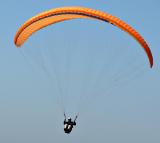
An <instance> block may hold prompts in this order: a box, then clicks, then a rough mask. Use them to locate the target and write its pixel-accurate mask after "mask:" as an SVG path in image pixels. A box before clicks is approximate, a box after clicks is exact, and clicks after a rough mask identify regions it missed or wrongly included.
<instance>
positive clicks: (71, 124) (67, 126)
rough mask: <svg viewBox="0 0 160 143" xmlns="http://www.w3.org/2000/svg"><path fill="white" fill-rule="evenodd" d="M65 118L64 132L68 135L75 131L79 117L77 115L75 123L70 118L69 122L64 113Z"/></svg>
mask: <svg viewBox="0 0 160 143" xmlns="http://www.w3.org/2000/svg"><path fill="white" fill-rule="evenodd" d="M64 117H65V119H64V122H63V124H64V132H65V133H66V134H70V133H71V131H72V129H73V127H74V126H76V120H77V118H78V115H76V117H75V119H74V121H72V119H71V118H70V117H69V118H68V120H67V119H66V115H65V113H64Z"/></svg>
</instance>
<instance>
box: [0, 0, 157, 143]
mask: <svg viewBox="0 0 160 143" xmlns="http://www.w3.org/2000/svg"><path fill="white" fill-rule="evenodd" d="M159 5H160V2H159V1H158V0H148V1H144V0H141V1H138V0H134V1H127V0H121V1H120V0H112V1H102V0H98V1H95V0H90V1H86V0H77V1H75V0H69V1H66V0H61V1H56V0H52V1H49V0H45V1H34V2H33V1H31V0H27V1H20V0H13V1H9V0H5V1H1V4H0V16H1V26H0V33H1V34H0V35H1V36H0V37H1V38H0V43H1V45H0V65H1V70H0V79H1V80H0V87H1V88H0V117H1V118H0V142H2V143H10V142H12V143H28V142H30V143H35V142H38V143H43V142H46V143H51V142H58V143H63V142H70V143H72V142H78V143H80V142H84V143H85V142H87V143H88V142H92V143H97V142H110V143H117V142H119V143H128V142H129V143H132V142H133V143H135V142H136V143H150V142H154V143H159V142H160V138H159V134H160V114H159V110H160V96H159V94H160V92H159V85H160V77H159V75H160V54H159V53H160V48H159V35H160V30H159V25H160V20H159V19H160V14H159V13H160V9H159ZM61 6H85V7H90V8H93V9H99V10H102V11H105V12H108V13H110V14H112V15H114V16H117V17H119V18H120V19H122V20H124V21H125V22H127V23H128V24H130V25H132V26H133V27H134V28H135V29H136V30H137V31H138V32H140V34H142V35H143V37H144V38H145V40H146V41H147V42H148V44H149V45H150V48H151V50H152V53H153V57H154V66H153V69H150V68H149V65H148V61H147V58H146V56H145V53H144V51H143V50H142V49H141V47H140V46H139V45H138V44H137V42H136V41H135V40H133V39H132V38H131V37H130V36H128V35H127V34H126V33H124V32H122V31H121V30H119V29H117V28H115V27H113V26H111V25H109V24H106V23H102V22H98V21H90V20H74V21H68V22H64V23H59V24H57V25H54V26H50V27H47V28H46V29H43V30H41V31H39V32H37V33H36V34H34V35H33V36H32V37H31V38H30V39H29V40H28V41H27V42H26V43H25V45H24V46H23V47H22V48H21V49H17V48H16V47H15V45H14V43H13V39H14V35H15V33H16V31H17V29H18V27H20V26H21V24H23V23H24V22H25V21H26V20H27V19H29V18H30V17H32V16H34V15H36V14H38V13H40V12H43V11H45V10H49V9H52V8H55V7H61ZM37 47H38V48H37ZM64 108H65V109H66V112H67V114H68V115H71V116H72V117H74V115H75V113H77V112H80V116H79V119H78V120H77V126H76V127H75V128H74V130H73V132H72V134H71V135H69V136H67V135H65V134H64V133H63V124H62V123H63V110H64Z"/></svg>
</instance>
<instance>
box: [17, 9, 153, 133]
mask: <svg viewBox="0 0 160 143" xmlns="http://www.w3.org/2000/svg"><path fill="white" fill-rule="evenodd" d="M79 18H83V19H90V20H99V21H103V22H107V23H109V24H112V25H114V26H115V27H117V28H119V29H121V30H123V31H125V32H126V33H128V34H129V35H130V36H132V37H133V38H134V39H135V40H136V41H137V42H138V43H139V44H140V45H141V47H142V48H143V49H144V51H145V53H146V55H147V57H148V60H149V64H150V67H151V68H152V66H153V57H152V53H151V50H150V48H149V46H148V44H147V42H146V41H145V40H144V38H143V37H142V36H141V35H140V34H139V33H138V32H137V31H136V30H135V29H133V28H132V27H131V26H130V25H128V24H127V23H125V22H124V21H122V20H120V19H119V18H117V17H115V16H112V15H111V14H108V13H105V12H102V11H99V10H94V9H91V8H86V7H60V8H55V9H51V10H49V11H46V12H42V13H40V14H38V15H36V16H34V17H32V18H31V19H29V20H28V21H26V22H25V23H24V24H23V25H22V26H21V27H20V28H19V29H18V31H17V33H16V35H15V37H14V43H15V45H16V46H17V47H20V46H22V45H23V44H24V43H25V42H26V41H27V39H28V38H29V37H30V36H31V35H32V34H33V33H35V32H36V31H38V30H40V29H42V28H44V27H47V26H49V25H52V24H55V23H59V22H63V21H66V20H72V19H79ZM64 116H65V114H64ZM77 117H78V116H76V118H75V119H74V120H73V121H72V119H71V118H68V120H67V119H66V116H65V119H64V132H65V133H67V134H69V133H71V131H72V129H73V127H74V126H76V119H77Z"/></svg>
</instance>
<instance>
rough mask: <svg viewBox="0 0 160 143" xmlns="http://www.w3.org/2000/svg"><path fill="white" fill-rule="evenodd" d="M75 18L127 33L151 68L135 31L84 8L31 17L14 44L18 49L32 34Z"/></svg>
mask: <svg viewBox="0 0 160 143" xmlns="http://www.w3.org/2000/svg"><path fill="white" fill-rule="evenodd" d="M77 18H89V19H96V20H101V21H104V22H108V23H110V24H112V25H114V26H116V27H118V28H120V29H121V30H123V31H125V32H127V33H128V34H129V35H131V36H132V37H133V38H134V39H135V40H136V41H137V42H138V43H139V44H140V45H141V46H142V48H143V49H144V50H145V52H146V54H147V56H148V59H149V63H150V67H152V66H153V57H152V53H151V50H150V48H149V46H148V44H147V43H146V41H145V40H144V39H143V37H142V36H141V35H140V34H139V33H138V32H137V31H136V30H135V29H133V28H132V27H131V26H130V25H128V24H127V23H125V22H123V21H122V20H120V19H119V18H117V17H115V16H112V15H111V14H108V13H105V12H102V11H99V10H94V9H90V8H85V7H61V8H55V9H52V10H49V11H46V12H42V13H40V14H38V15H36V16H34V17H32V18H31V19H29V20H28V21H26V22H25V23H24V24H23V25H22V26H21V27H20V28H19V30H18V31H17V33H16V35H15V38H14V43H15V45H16V46H17V47H20V46H21V45H23V43H24V42H25V41H26V40H27V39H28V38H29V37H30V36H31V35H32V34H33V33H34V32H36V31H38V30H40V29H42V28H44V27H46V26H48V25H51V24H54V23H58V22H62V21H65V20H71V19H77Z"/></svg>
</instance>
